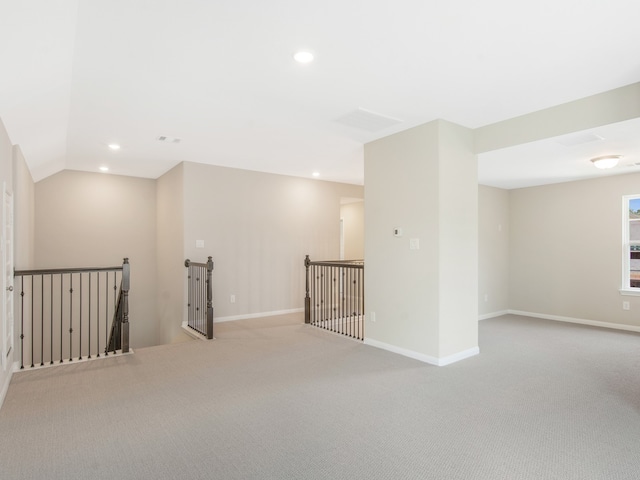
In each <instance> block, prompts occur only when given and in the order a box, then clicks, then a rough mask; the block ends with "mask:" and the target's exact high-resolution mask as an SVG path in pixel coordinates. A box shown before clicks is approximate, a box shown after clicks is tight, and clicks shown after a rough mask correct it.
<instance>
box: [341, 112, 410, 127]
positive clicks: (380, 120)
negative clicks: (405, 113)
mask: <svg viewBox="0 0 640 480" xmlns="http://www.w3.org/2000/svg"><path fill="white" fill-rule="evenodd" d="M335 121H336V122H337V123H342V124H343V125H348V126H350V127H355V128H360V129H362V130H367V131H369V132H379V131H380V130H384V129H385V128H389V127H391V126H393V125H398V124H399V123H402V122H403V121H402V120H399V119H397V118H393V117H388V116H386V115H381V114H379V113H375V112H372V111H370V110H365V109H364V108H357V109H356V110H354V111H353V112H350V113H347V114H346V115H343V116H342V117H340V118H336V120H335Z"/></svg>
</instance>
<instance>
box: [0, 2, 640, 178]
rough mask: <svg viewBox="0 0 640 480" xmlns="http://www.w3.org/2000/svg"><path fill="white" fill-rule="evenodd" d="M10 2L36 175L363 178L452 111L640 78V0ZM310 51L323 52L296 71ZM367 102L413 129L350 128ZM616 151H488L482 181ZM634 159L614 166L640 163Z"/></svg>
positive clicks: (0, 81)
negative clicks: (396, 147) (386, 139)
mask: <svg viewBox="0 0 640 480" xmlns="http://www.w3.org/2000/svg"><path fill="white" fill-rule="evenodd" d="M0 5H1V7H0V72H1V74H0V118H2V120H3V122H4V123H5V126H6V128H7V130H8V132H9V135H10V137H11V139H12V141H13V142H14V143H17V144H19V145H20V146H21V148H22V150H23V152H24V154H25V157H26V158H27V161H28V163H29V166H30V168H31V171H32V174H33V176H34V179H35V180H36V181H38V180H40V179H42V178H45V177H46V176H48V175H51V174H53V173H55V172H57V171H60V170H62V169H75V170H87V171H97V170H98V167H100V166H101V165H108V166H109V168H110V171H111V172H112V173H115V174H122V175H132V176H140V177H149V178H157V177H158V176H160V175H162V174H163V173H164V172H166V171H167V170H169V169H170V168H171V167H173V166H174V165H176V164H177V163H179V162H181V161H193V162H201V163H210V164H215V165H222V166H230V167H236V168H244V169H251V170H259V171H268V172H274V173H281V174H287V175H295V176H303V177H311V174H312V172H313V171H318V172H320V174H321V176H320V178H321V179H325V180H332V181H341V182H348V183H362V182H363V144H364V143H366V142H369V141H371V140H374V139H376V138H380V137H383V136H386V135H389V134H391V133H394V132H397V131H400V130H404V129H406V128H409V127H412V126H415V125H418V124H421V123H425V122H428V121H431V120H434V119H437V118H441V119H445V120H448V121H451V122H454V123H458V124H460V125H463V126H466V127H469V128H477V127H480V126H483V125H487V124H491V123H494V122H498V121H501V120H505V119H508V118H512V117H515V116H519V115H523V114H526V113H529V112H532V111H537V110H540V109H544V108H547V107H551V106H554V105H558V104H561V103H565V102H568V101H572V100H575V99H578V98H582V97H586V96H590V95H593V94H596V93H600V92H604V91H607V90H611V89H614V88H617V87H620V86H624V85H628V84H632V83H635V82H638V81H640V55H638V46H639V45H640V29H639V28H638V26H637V22H638V18H640V2H638V1H637V0H609V1H608V2H603V1H602V0H537V1H535V2H533V1H530V2H528V3H526V4H525V3H523V2H514V1H513V0H485V1H484V2H478V1H476V0H447V1H444V0H439V1H438V0H393V1H391V0H366V1H365V0H323V1H314V2H310V1H307V0H270V1H264V0H234V1H231V0H217V1H216V0H162V1H158V0H156V1H153V0H29V1H10V0H0ZM298 49H308V50H310V51H312V52H313V53H314V54H315V57H316V60H315V61H314V62H313V63H312V64H308V65H300V64H297V63H296V62H294V61H293V59H292V55H293V53H294V52H295V51H297V50H298ZM359 108H361V109H366V110H368V111H371V112H376V113H379V114H382V115H385V116H388V117H392V118H394V119H399V120H401V122H400V123H397V124H395V125H391V126H389V127H387V128H382V129H380V130H377V131H369V130H366V129H361V128H356V127H353V126H348V125H345V124H344V123H341V122H337V121H336V120H337V119H340V118H342V117H344V116H345V115H348V114H350V113H352V112H354V111H356V110H357V109H359ZM625 123H627V122H625ZM618 126H619V127H620V129H616V127H615V126H610V127H606V128H603V129H602V132H604V133H602V132H599V134H600V133H602V136H603V137H604V138H605V139H606V140H605V141H607V142H608V141H610V139H612V138H615V139H616V141H618V142H619V143H620V147H619V148H620V149H625V151H624V152H615V153H622V154H624V155H625V161H626V162H627V163H635V162H640V158H639V157H638V152H640V148H639V146H638V141H637V138H638V135H637V134H636V132H638V127H639V125H638V123H637V122H629V124H628V125H618ZM160 135H168V136H172V137H178V138H180V139H181V141H180V143H177V144H166V143H161V142H159V141H157V137H158V136H160ZM621 136H622V137H624V138H622V137H621ZM112 142H116V143H119V144H120V145H122V148H121V150H120V151H118V152H112V151H110V150H109V149H108V148H107V144H109V143H112ZM603 142H604V141H603ZM603 145H604V144H603V143H602V142H600V144H599V145H590V146H589V145H588V144H583V145H581V146H580V148H573V147H571V148H568V147H566V146H565V145H562V144H560V143H558V142H554V141H553V140H547V141H543V142H536V144H528V145H522V146H518V147H513V148H510V149H504V150H500V151H497V152H490V153H486V154H482V155H480V159H479V161H480V163H479V175H480V182H481V183H485V184H488V185H495V186H501V187H503V188H514V187H519V186H526V185H533V184H540V183H548V182H553V181H567V180H572V179H577V178H585V176H590V175H594V174H600V172H598V171H596V170H595V169H594V168H593V167H592V166H591V165H589V164H588V163H586V162H588V158H591V157H592V156H597V155H598V151H599V149H601V148H602V147H603ZM591 147H593V149H591ZM606 153H611V152H606ZM514 158H515V160H513V159H514ZM585 158H586V159H587V160H586V162H585V160H584V159H585ZM624 168H626V170H625V169H623V167H620V168H618V169H617V170H615V172H614V173H624V172H628V171H632V170H633V169H634V168H635V167H624ZM558 179H561V180H558Z"/></svg>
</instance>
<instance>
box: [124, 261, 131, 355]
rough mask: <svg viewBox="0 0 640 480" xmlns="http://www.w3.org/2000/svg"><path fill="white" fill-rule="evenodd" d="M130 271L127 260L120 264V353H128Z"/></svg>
mask: <svg viewBox="0 0 640 480" xmlns="http://www.w3.org/2000/svg"><path fill="white" fill-rule="evenodd" d="M130 280H131V269H130V266H129V259H128V258H125V259H124V260H123V262H122V353H128V352H129V285H130Z"/></svg>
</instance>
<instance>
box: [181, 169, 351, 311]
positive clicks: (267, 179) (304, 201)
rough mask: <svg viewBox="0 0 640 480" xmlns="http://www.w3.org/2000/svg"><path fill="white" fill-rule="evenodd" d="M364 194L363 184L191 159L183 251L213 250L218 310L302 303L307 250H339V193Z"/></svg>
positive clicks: (322, 253)
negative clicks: (198, 244)
mask: <svg viewBox="0 0 640 480" xmlns="http://www.w3.org/2000/svg"><path fill="white" fill-rule="evenodd" d="M362 196H363V187H361V186H357V185H348V184H341V183H332V182H323V181H318V180H308V179H303V178H296V177H288V176H284V175H274V174H267V173H261V172H252V171H247V170H238V169H232V168H225V167H216V166H211V165H203V164H197V163H185V164H184V225H185V228H184V245H185V249H184V256H185V258H190V259H191V260H193V261H200V262H203V261H205V260H206V257H207V256H208V255H211V256H212V257H213V260H214V263H215V268H214V272H213V289H214V309H215V318H217V319H223V320H224V319H229V318H233V317H236V316H241V315H258V314H261V313H271V312H278V311H286V310H292V309H300V308H302V307H303V306H304V283H305V282H304V271H305V270H304V263H303V262H304V256H305V255H306V254H309V255H310V256H311V258H312V259H317V260H326V259H336V258H338V255H339V242H340V237H339V229H340V197H362ZM196 240H203V241H204V245H205V248H196ZM230 295H235V299H236V302H235V303H231V302H230Z"/></svg>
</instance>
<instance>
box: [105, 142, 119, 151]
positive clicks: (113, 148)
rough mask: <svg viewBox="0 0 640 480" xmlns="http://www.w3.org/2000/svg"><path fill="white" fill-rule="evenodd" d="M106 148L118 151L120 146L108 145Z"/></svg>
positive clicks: (115, 144)
mask: <svg viewBox="0 0 640 480" xmlns="http://www.w3.org/2000/svg"><path fill="white" fill-rule="evenodd" d="M108 147H109V148H110V149H111V150H120V145H118V144H117V143H110V144H109V145H108Z"/></svg>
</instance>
